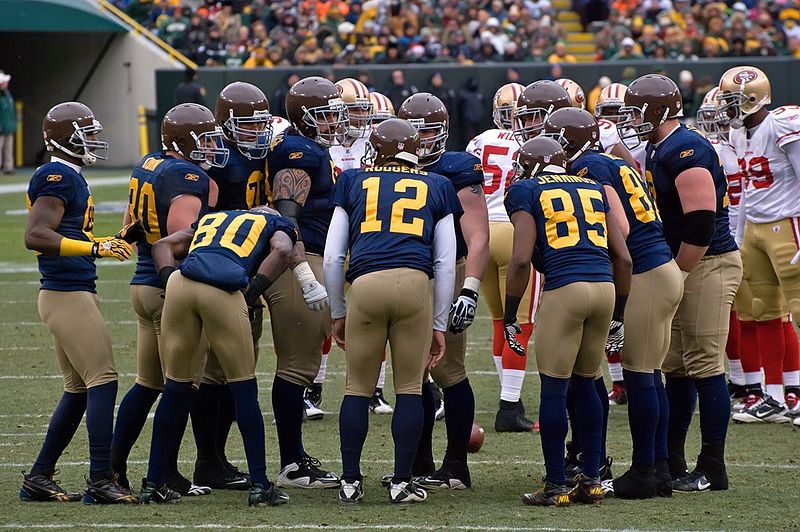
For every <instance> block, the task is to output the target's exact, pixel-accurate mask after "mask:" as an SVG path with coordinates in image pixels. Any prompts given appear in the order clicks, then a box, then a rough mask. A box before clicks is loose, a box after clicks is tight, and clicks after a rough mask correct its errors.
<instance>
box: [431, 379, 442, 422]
mask: <svg viewBox="0 0 800 532" xmlns="http://www.w3.org/2000/svg"><path fill="white" fill-rule="evenodd" d="M432 384H433V410H434V412H435V417H436V421H441V420H443V419H444V394H443V393H442V390H441V388H439V386H438V385H437V384H436V383H435V382H434V383H432Z"/></svg>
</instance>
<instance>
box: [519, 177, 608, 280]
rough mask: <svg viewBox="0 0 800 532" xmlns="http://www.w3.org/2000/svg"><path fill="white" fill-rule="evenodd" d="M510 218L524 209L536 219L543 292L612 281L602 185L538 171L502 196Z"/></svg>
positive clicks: (605, 202) (580, 178) (537, 248)
mask: <svg viewBox="0 0 800 532" xmlns="http://www.w3.org/2000/svg"><path fill="white" fill-rule="evenodd" d="M505 205H506V211H507V212H508V215H509V216H511V215H512V214H514V213H515V212H517V211H525V212H527V213H528V214H530V215H531V216H532V217H533V220H534V222H535V223H536V251H535V252H534V253H535V254H538V255H539V259H540V263H541V268H542V270H541V272H542V274H544V288H543V290H554V289H556V288H560V287H562V286H565V285H568V284H570V283H577V282H582V281H583V282H590V283H601V282H613V279H614V278H613V276H612V274H611V259H610V258H609V256H608V240H607V238H608V235H607V232H606V213H607V212H608V202H607V201H606V196H605V193H604V192H603V186H602V185H601V184H600V183H598V182H596V181H593V180H591V179H587V178H585V177H578V176H574V175H562V174H540V175H538V176H537V177H535V178H532V179H525V180H523V181H517V182H516V183H514V184H512V185H511V186H510V187H509V189H508V193H507V194H506V200H505Z"/></svg>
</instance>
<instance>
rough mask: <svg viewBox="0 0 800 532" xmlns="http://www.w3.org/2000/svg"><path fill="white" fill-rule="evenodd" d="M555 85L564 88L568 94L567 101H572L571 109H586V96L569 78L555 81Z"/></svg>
mask: <svg viewBox="0 0 800 532" xmlns="http://www.w3.org/2000/svg"><path fill="white" fill-rule="evenodd" d="M556 83H558V84H559V85H561V86H562V87H564V90H565V91H567V94H569V99H570V100H572V107H577V108H578V109H586V95H585V94H584V93H583V89H582V88H581V86H580V85H578V84H577V83H575V82H574V81H572V80H571V79H569V78H561V79H557V80H556Z"/></svg>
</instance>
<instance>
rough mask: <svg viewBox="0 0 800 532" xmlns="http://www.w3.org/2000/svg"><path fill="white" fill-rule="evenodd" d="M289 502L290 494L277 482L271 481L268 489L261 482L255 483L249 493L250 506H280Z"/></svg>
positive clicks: (248, 503)
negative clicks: (277, 484)
mask: <svg viewBox="0 0 800 532" xmlns="http://www.w3.org/2000/svg"><path fill="white" fill-rule="evenodd" d="M287 502H289V495H288V494H287V493H286V492H285V491H283V490H282V489H280V488H279V487H278V486H276V485H275V483H271V484H270V485H269V488H266V489H265V488H264V487H263V486H262V485H261V484H253V486H252V487H251V488H250V493H249V494H248V495H247V505H248V506H280V505H281V504H286V503H287Z"/></svg>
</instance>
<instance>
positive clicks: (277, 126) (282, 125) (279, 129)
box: [270, 115, 289, 139]
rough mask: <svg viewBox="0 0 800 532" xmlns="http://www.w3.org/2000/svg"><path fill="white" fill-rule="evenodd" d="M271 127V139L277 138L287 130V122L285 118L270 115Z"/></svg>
mask: <svg viewBox="0 0 800 532" xmlns="http://www.w3.org/2000/svg"><path fill="white" fill-rule="evenodd" d="M270 124H271V125H272V138H273V139H274V138H277V137H278V135H280V134H281V133H283V132H284V131H286V130H287V129H289V121H288V120H286V119H285V118H281V117H280V116H275V115H272V120H271V121H270Z"/></svg>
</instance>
